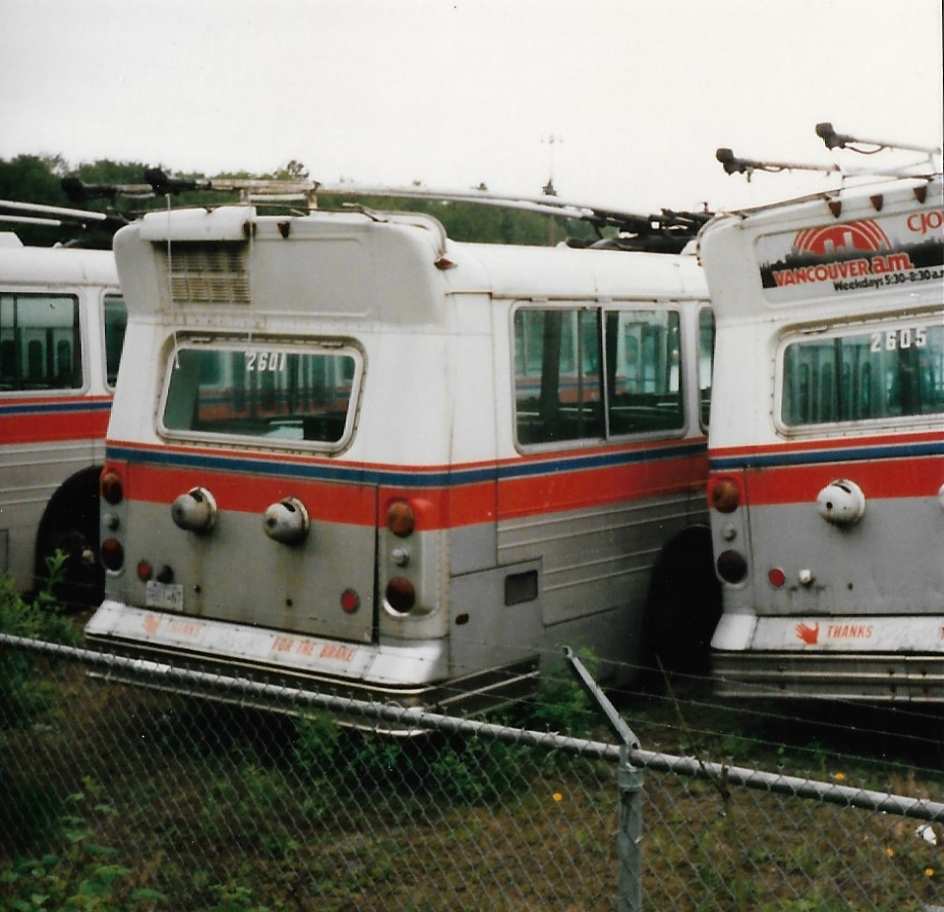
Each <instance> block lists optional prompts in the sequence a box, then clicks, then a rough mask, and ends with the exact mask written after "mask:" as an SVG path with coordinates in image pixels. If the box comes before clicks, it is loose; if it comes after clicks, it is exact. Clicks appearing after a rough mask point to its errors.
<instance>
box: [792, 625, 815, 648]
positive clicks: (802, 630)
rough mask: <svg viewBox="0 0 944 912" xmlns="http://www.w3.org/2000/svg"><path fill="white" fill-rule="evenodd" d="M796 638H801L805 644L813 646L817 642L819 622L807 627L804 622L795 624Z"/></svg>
mask: <svg viewBox="0 0 944 912" xmlns="http://www.w3.org/2000/svg"><path fill="white" fill-rule="evenodd" d="M796 635H797V639H800V640H803V642H804V643H806V645H807V646H815V645H816V644H817V643H818V642H819V624H818V623H817V624H814V625H813V626H812V627H807V626H806V624H797V625H796Z"/></svg>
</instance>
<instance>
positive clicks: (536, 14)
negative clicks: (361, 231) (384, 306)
mask: <svg viewBox="0 0 944 912" xmlns="http://www.w3.org/2000/svg"><path fill="white" fill-rule="evenodd" d="M941 42H942V39H941V2H940V0H894V2H892V0H623V2H616V0H385V2H384V0H187V2H181V0H0V59H2V61H3V65H2V69H0V158H10V157H12V156H14V155H17V154H20V153H41V154H55V153H60V154H62V155H63V156H65V158H66V159H67V160H68V161H69V162H71V163H77V162H79V161H87V160H92V159H96V158H112V159H133V160H138V161H144V162H147V163H150V164H157V163H162V164H163V165H165V166H167V167H169V168H172V169H176V170H181V171H188V170H199V171H203V172H205V173H207V174H214V173H217V172H220V171H223V170H226V169H248V170H251V171H268V170H272V169H274V168H276V167H278V166H279V165H281V164H284V163H285V162H286V161H288V160H289V159H290V158H295V159H299V160H301V161H303V162H304V163H305V165H306V166H307V168H308V169H309V171H310V173H311V176H312V177H316V178H318V179H320V180H327V181H336V180H337V179H338V178H339V177H342V176H343V177H345V178H352V179H355V180H359V181H372V182H383V183H406V182H409V181H411V180H414V179H420V180H422V181H423V182H424V183H425V184H427V185H431V186H442V185H447V186H450V187H467V186H471V185H473V184H477V183H478V182H479V181H483V180H484V181H486V182H487V183H488V185H489V187H490V188H492V189H494V190H499V191H501V190H507V191H513V192H528V193H536V192H538V190H539V188H540V186H541V185H542V184H543V183H544V181H545V180H546V179H547V177H548V173H549V171H550V170H551V168H553V176H554V183H555V185H556V186H557V188H558V191H559V193H560V195H561V196H562V197H563V198H566V199H573V200H578V201H589V202H596V203H599V204H610V205H613V206H619V207H622V208H628V209H635V210H652V209H656V208H658V207H660V206H668V207H671V208H677V209H682V208H693V207H698V206H700V204H701V201H703V200H707V201H708V202H709V203H710V205H711V206H712V207H713V208H725V207H732V206H740V205H748V204H750V203H755V202H761V201H764V200H767V199H772V198H776V197H782V196H786V195H789V194H792V193H796V192H804V191H806V190H812V189H819V188H825V187H827V186H829V184H828V183H827V181H826V179H825V178H822V177H811V176H799V177H792V176H779V177H778V176H772V175H757V176H755V178H754V180H753V182H752V183H751V184H747V183H746V182H745V181H744V178H743V177H728V176H726V175H725V174H724V173H723V172H722V170H721V166H720V165H719V164H718V163H717V162H716V161H715V159H714V152H715V149H716V148H717V147H718V146H729V147H731V148H733V149H734V151H735V152H736V153H737V154H739V155H744V156H750V157H765V158H777V159H786V160H801V161H809V160H815V161H821V162H829V161H830V160H831V154H830V153H828V152H827V151H826V149H825V147H824V146H823V144H822V142H821V141H820V140H818V139H817V138H816V136H815V135H814V133H813V127H814V124H816V123H817V122H819V121H824V120H828V121H831V122H832V123H833V124H834V125H835V127H836V129H837V130H839V131H841V132H847V133H858V134H859V135H863V136H866V137H877V138H880V139H881V138H889V139H899V140H903V141H908V142H913V143H921V144H927V145H935V144H940V143H941V141H942V140H941V134H942V129H944V128H942V117H944V115H942V110H944V100H942V47H941ZM549 136H553V137H555V138H556V141H555V142H554V143H553V144H550V143H548V142H547V138H548V137H549ZM912 157H913V156H912Z"/></svg>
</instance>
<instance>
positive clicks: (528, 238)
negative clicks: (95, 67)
mask: <svg viewBox="0 0 944 912" xmlns="http://www.w3.org/2000/svg"><path fill="white" fill-rule="evenodd" d="M150 167H153V166H152V165H149V164H146V163H144V162H136V161H112V160H111V159H107V158H102V159H97V160H96V161H93V162H82V163H80V164H78V165H76V166H74V167H71V166H70V165H69V164H68V162H66V160H65V159H64V158H63V157H62V156H61V155H52V156H50V155H17V156H15V157H14V158H11V159H9V160H7V159H0V199H8V200H17V201H21V202H29V203H40V204H44V205H51V206H66V207H69V208H78V209H89V210H94V211H100V212H108V213H110V214H113V215H115V216H117V217H118V218H119V219H125V220H128V221H131V220H133V219H134V218H136V217H138V216H140V215H141V214H143V213H144V212H147V211H148V210H151V209H161V208H164V207H166V205H167V202H166V200H165V199H164V197H160V198H156V197H155V198H151V199H136V198H128V197H122V196H116V197H115V198H114V199H97V200H89V201H88V202H85V203H83V202H76V201H74V200H73V199H70V197H69V196H68V194H67V193H66V191H65V190H64V189H63V186H62V180H63V178H67V177H77V178H78V179H79V180H81V181H82V182H83V183H85V184H141V183H144V182H145V180H144V174H145V172H146V171H147V170H148V169H149V168H150ZM157 167H159V168H161V170H163V171H165V173H171V174H173V176H174V177H177V178H182V179H185V180H206V179H207V177H208V176H207V175H205V174H202V173H199V172H187V173H183V172H174V171H173V170H172V169H170V168H166V167H165V166H163V165H158V166H157ZM305 177H307V171H305V166H304V164H302V163H301V162H299V161H296V160H294V159H292V160H290V161H288V162H287V163H286V164H285V165H283V166H281V167H279V168H277V169H275V170H274V171H272V172H270V173H262V174H259V173H252V172H249V171H235V172H233V171H230V172H224V173H220V174H214V175H210V178H211V179H221V178H231V179H232V178H249V179H252V178H256V179H272V178H276V179H279V178H282V179H296V180H297V179H300V178H305ZM235 199H236V197H235V195H232V196H229V197H227V196H226V195H225V194H220V193H216V192H212V193H207V192H185V193H178V194H175V195H174V196H173V198H172V204H173V205H174V206H176V207H179V206H200V205H213V206H219V205H222V204H224V203H226V202H233V201H235ZM357 201H358V203H360V204H362V205H364V206H367V207H369V208H376V209H384V210H391V209H394V210H395V209H400V210H404V209H405V210H409V211H411V212H425V213H428V214H430V215H433V216H435V217H436V218H437V219H439V220H440V221H441V222H442V223H443V224H444V225H445V227H446V231H447V233H448V234H449V236H450V237H452V238H455V239H456V240H460V241H478V242H482V243H500V244H528V245H548V244H556V243H559V242H560V241H563V240H564V239H566V238H576V239H579V240H581V241H589V240H593V239H594V237H595V235H594V233H593V229H592V228H591V227H590V226H589V225H587V224H586V223H583V222H580V221H575V220H572V219H561V218H554V217H551V216H544V215H540V214H538V213H533V212H521V211H516V210H511V209H502V208H497V207H494V206H483V205H476V204H475V203H460V202H441V201H438V200H416V199H403V200H396V199H390V198H381V197H378V198H376V199H374V198H370V197H366V198H359V199H358V200H357ZM343 202H344V197H343V196H340V195H334V194H327V193H326V194H319V196H318V206H319V208H322V209H337V208H341V206H342V204H343ZM265 211H266V213H268V212H269V211H270V210H269V209H268V208H267V209H266V210H265ZM2 230H13V231H15V232H16V233H17V235H19V237H20V240H22V241H23V243H24V244H33V245H39V246H49V245H52V244H56V243H64V242H73V243H76V242H77V243H80V244H81V245H82V246H89V247H103V248H107V247H110V246H111V236H112V229H111V228H109V227H104V228H103V227H100V226H98V225H96V223H95V222H90V223H88V225H87V226H86V227H85V228H84V229H81V228H77V227H75V226H69V227H67V228H54V227H49V226H42V225H24V224H5V223H2V222H0V231H2Z"/></svg>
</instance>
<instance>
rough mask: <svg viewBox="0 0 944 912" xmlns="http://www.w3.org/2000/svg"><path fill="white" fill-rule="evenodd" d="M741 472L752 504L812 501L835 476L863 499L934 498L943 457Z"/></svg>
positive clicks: (942, 472)
mask: <svg viewBox="0 0 944 912" xmlns="http://www.w3.org/2000/svg"><path fill="white" fill-rule="evenodd" d="M743 471H744V477H745V478H746V482H747V499H748V502H749V503H750V504H751V505H755V506H758V505H763V504H788V503H813V502H815V500H816V495H817V494H819V492H820V491H821V490H822V488H823V487H825V486H826V485H827V484H829V483H830V482H831V481H835V480H836V479H838V478H848V479H849V480H850V481H854V482H855V483H856V484H857V485H859V487H861V488H862V491H863V492H864V494H865V496H866V498H870V497H878V498H891V497H932V496H933V497H937V493H938V490H939V489H940V487H941V484H942V483H944V459H942V458H941V457H940V456H928V457H925V458H920V457H919V458H916V459H901V460H888V459H883V460H881V461H879V462H865V461H863V462H847V463H843V462H834V463H830V464H829V465H815V466H777V467H775V468H762V469H745V470H743ZM719 474H731V473H730V472H728V473H719Z"/></svg>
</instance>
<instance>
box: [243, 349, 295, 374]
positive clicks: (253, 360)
mask: <svg viewBox="0 0 944 912" xmlns="http://www.w3.org/2000/svg"><path fill="white" fill-rule="evenodd" d="M287 361H288V356H287V355H286V354H285V352H246V371H247V373H248V372H251V371H256V372H257V373H261V372H262V371H271V372H272V373H273V374H274V373H275V372H276V371H283V370H285V365H286V363H287Z"/></svg>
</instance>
